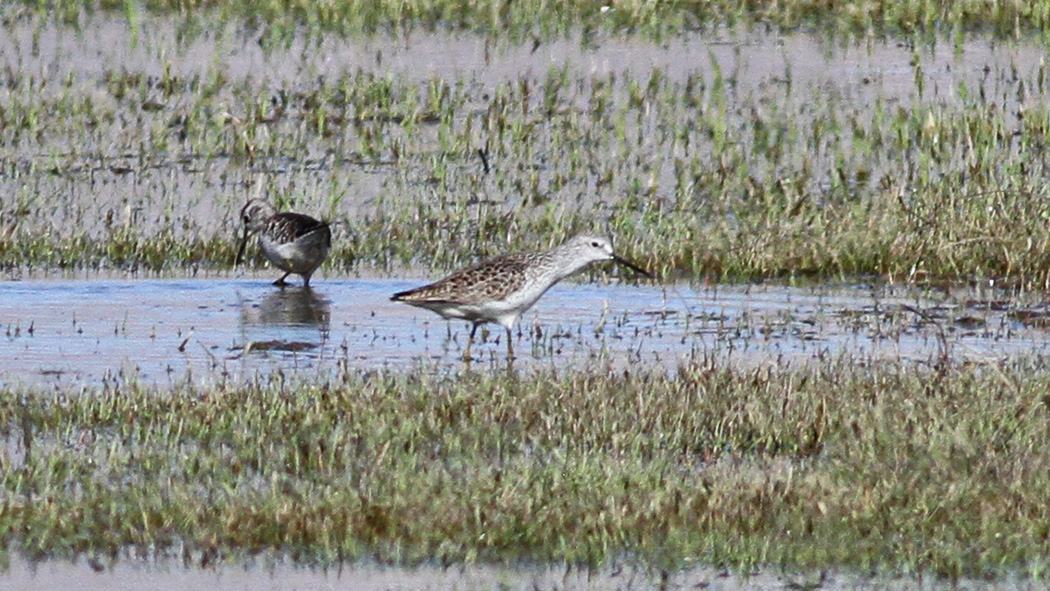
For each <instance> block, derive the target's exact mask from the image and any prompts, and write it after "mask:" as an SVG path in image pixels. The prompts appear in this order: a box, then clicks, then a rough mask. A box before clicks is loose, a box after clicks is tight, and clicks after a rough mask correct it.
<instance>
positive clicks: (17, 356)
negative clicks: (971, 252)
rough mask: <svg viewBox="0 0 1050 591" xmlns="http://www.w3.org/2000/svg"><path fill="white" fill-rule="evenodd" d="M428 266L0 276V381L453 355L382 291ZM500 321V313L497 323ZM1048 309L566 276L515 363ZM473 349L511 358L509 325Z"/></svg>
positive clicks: (897, 292)
mask: <svg viewBox="0 0 1050 591" xmlns="http://www.w3.org/2000/svg"><path fill="white" fill-rule="evenodd" d="M422 281H423V280H389V279H324V278H322V279H321V280H319V281H317V284H316V285H315V286H314V287H313V288H312V289H303V288H301V287H299V286H291V287H286V288H284V289H278V288H276V287H273V286H271V285H269V284H268V283H267V281H265V280H264V279H261V278H258V279H252V278H249V279H245V278H236V279H230V278H213V279H193V280H179V279H169V280H87V281H80V280H72V281H71V280H56V281H50V280H44V281H25V282H12V283H7V284H4V285H3V286H2V288H0V336H2V338H0V357H2V358H3V359H4V362H3V363H2V364H0V383H3V384H5V385H7V386H28V387H33V388H40V387H43V388H63V387H79V386H93V385H98V384H100V383H102V382H103V381H105V380H107V379H116V378H120V379H135V380H140V381H143V382H145V383H147V384H150V385H153V386H159V387H164V386H166V385H173V384H180V383H185V382H187V381H190V382H196V383H201V384H209V383H230V382H233V383H237V382H244V381H250V380H253V379H258V378H260V377H265V376H267V375H270V374H271V373H273V372H276V371H280V372H295V373H297V374H299V375H300V376H302V377H306V378H314V377H316V378H317V379H322V380H327V379H331V378H335V377H337V376H338V375H339V374H340V372H357V371H372V370H377V369H383V368H394V369H399V370H400V369H411V368H427V371H439V372H445V371H447V372H456V371H459V370H460V369H461V368H462V366H463V362H462V360H461V355H462V351H463V347H464V346H465V344H466V338H467V336H468V334H469V324H468V323H465V322H458V321H452V322H447V321H445V320H443V319H442V318H440V317H439V316H437V315H436V314H432V313H429V312H426V311H424V310H419V309H416V308H412V307H410V306H406V305H403V304H398V303H395V302H391V301H389V297H390V294H392V293H394V292H396V291H398V290H402V289H405V288H408V287H412V286H414V285H417V284H419V283H421V282H422ZM493 326H494V325H493ZM1048 328H1050V310H1048V306H1047V304H1046V303H1044V302H1041V301H1039V300H1038V299H1037V298H1033V297H1031V296H1024V297H1020V296H1019V297H1011V296H1010V295H1009V294H1007V293H1001V292H994V291H990V290H986V291H985V292H979V291H974V290H963V291H962V292H953V293H952V294H946V293H944V292H941V291H933V290H926V291H920V290H915V289H909V288H905V287H888V286H869V285H855V286H837V287H828V286H825V287H809V288H797V287H784V286H774V285H769V286H710V287H698V288H693V287H690V286H687V285H684V284H679V285H670V286H659V285H656V286H654V285H646V284H639V285H626V284H609V285H600V284H595V283H571V282H567V283H563V284H560V285H558V286H555V287H554V288H553V289H552V290H551V291H550V292H549V293H548V294H547V295H546V296H544V298H542V299H541V300H540V302H539V303H538V304H537V305H536V306H535V307H534V308H533V309H532V310H530V311H529V312H528V313H527V314H526V315H525V316H524V317H523V318H522V321H521V323H520V325H519V327H518V329H517V330H516V331H515V335H514V339H515V342H514V347H515V351H516V354H517V358H516V359H515V360H514V364H515V365H516V366H517V367H519V368H528V367H566V368H570V367H593V366H596V365H597V366H604V367H608V368H611V369H623V368H626V367H629V366H631V365H633V364H643V365H647V366H652V365H655V366H661V367H664V368H666V369H667V370H669V371H672V370H674V369H675V368H676V367H678V366H679V365H682V364H688V363H691V362H694V361H697V360H715V361H717V362H718V363H728V364H740V365H744V366H751V365H763V364H775V365H798V364H803V363H810V362H814V361H821V360H827V359H833V358H841V357H846V358H850V359H854V360H856V361H857V362H861V363H878V362H906V363H914V364H935V363H943V362H946V361H948V362H953V363H1001V362H1004V361H1006V360H1008V359H1010V358H1011V357H1016V356H1027V357H1032V356H1035V357H1039V356H1043V355H1046V354H1047V352H1048V345H1050V330H1048ZM479 336H480V339H481V342H480V343H478V345H477V346H476V347H475V349H474V351H473V354H474V358H473V363H472V365H473V367H475V368H479V367H480V368H484V367H485V366H486V364H494V365H498V366H502V365H503V364H504V363H505V362H506V344H505V343H504V342H502V341H503V339H504V338H505V335H504V333H503V330H502V329H500V328H499V327H495V329H491V327H490V329H486V330H480V331H479Z"/></svg>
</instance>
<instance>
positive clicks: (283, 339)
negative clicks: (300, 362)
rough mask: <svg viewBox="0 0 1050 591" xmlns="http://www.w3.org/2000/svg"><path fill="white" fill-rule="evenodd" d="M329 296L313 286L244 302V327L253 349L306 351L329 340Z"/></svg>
mask: <svg viewBox="0 0 1050 591" xmlns="http://www.w3.org/2000/svg"><path fill="white" fill-rule="evenodd" d="M330 320H331V311H330V310H329V301H328V299H327V298H325V297H324V296H322V295H321V294H319V293H318V292H316V291H314V290H313V289H310V288H308V287H307V288H298V289H296V288H287V289H281V290H276V291H270V292H267V293H266V295H265V296H264V297H263V298H262V299H261V300H259V301H245V302H243V303H242V304H241V327H242V331H243V333H244V339H245V343H247V344H248V347H249V348H250V349H251V350H271V351H272V350H282V351H306V350H311V349H317V348H318V347H320V346H321V345H322V344H323V343H324V342H325V341H327V339H328V329H329V322H330Z"/></svg>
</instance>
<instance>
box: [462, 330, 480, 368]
mask: <svg viewBox="0 0 1050 591" xmlns="http://www.w3.org/2000/svg"><path fill="white" fill-rule="evenodd" d="M476 332H478V323H477V322H475V323H474V326H473V327H472V328H471V329H470V337H469V338H467V348H466V349H463V361H470V346H471V345H472V344H474V334H475V333H476Z"/></svg>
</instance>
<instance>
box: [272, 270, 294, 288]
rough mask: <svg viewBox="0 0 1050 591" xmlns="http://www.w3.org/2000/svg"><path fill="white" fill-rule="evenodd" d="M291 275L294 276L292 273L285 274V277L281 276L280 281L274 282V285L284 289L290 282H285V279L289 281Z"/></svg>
mask: <svg viewBox="0 0 1050 591" xmlns="http://www.w3.org/2000/svg"><path fill="white" fill-rule="evenodd" d="M291 274H292V273H291V271H289V272H287V273H285V274H284V275H282V276H281V278H280V279H278V280H277V281H274V282H273V284H274V285H276V286H278V287H284V286H285V285H288V282H287V281H285V279H287V278H288V276H289V275H291Z"/></svg>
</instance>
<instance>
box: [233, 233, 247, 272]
mask: <svg viewBox="0 0 1050 591" xmlns="http://www.w3.org/2000/svg"><path fill="white" fill-rule="evenodd" d="M247 246H248V226H247V225H245V226H244V234H243V235H242V236H241V247H240V248H238V249H237V259H236V260H234V262H233V266H234V267H237V266H240V264H241V262H242V261H244V249H245V248H247Z"/></svg>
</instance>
